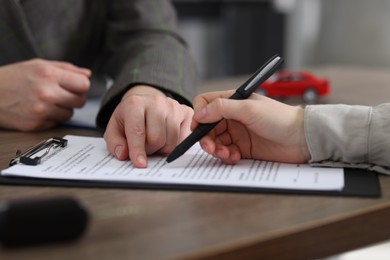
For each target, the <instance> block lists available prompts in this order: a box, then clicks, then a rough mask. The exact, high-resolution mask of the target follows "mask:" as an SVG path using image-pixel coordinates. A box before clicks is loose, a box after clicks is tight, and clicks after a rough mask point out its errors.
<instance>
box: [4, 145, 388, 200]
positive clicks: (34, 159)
mask: <svg viewBox="0 0 390 260" xmlns="http://www.w3.org/2000/svg"><path fill="white" fill-rule="evenodd" d="M66 145H67V140H66V139H63V138H56V137H54V138H51V139H49V140H45V141H43V142H41V143H39V144H38V145H36V146H34V147H32V148H30V149H28V150H27V151H26V152H24V153H21V152H19V153H17V156H16V157H15V158H13V159H12V160H11V162H10V164H17V163H25V164H30V165H36V164H39V163H40V162H41V159H42V158H43V157H44V156H47V154H48V150H50V149H56V148H61V147H65V146H66ZM42 151H43V153H42ZM38 152H41V155H40V156H34V154H36V153H38ZM26 158H27V160H26ZM29 167H35V166H29ZM0 184H2V185H24V186H56V187H80V188H118V189H159V190H186V191H188V190H191V191H212V192H213V191H216V192H247V193H273V194H298V195H299V194H302V195H327V196H347V197H373V198H375V197H380V196H381V189H380V184H379V178H378V174H377V173H376V172H373V171H368V170H363V169H351V168H345V169H344V187H343V189H341V190H315V189H313V190H297V189H286V188H283V189H280V188H276V189H275V188H265V187H240V186H220V185H212V184H211V185H193V184H175V183H151V182H118V181H106V180H105V181H96V180H69V179H49V178H35V177H16V176H3V175H0Z"/></svg>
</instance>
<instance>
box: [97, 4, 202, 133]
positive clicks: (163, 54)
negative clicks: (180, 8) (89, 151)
mask: <svg viewBox="0 0 390 260" xmlns="http://www.w3.org/2000/svg"><path fill="white" fill-rule="evenodd" d="M109 3H110V4H109V5H108V14H107V17H108V18H107V23H106V29H105V30H106V36H105V43H104V45H105V50H106V53H105V55H103V56H104V57H105V59H104V62H102V64H104V65H103V67H102V68H101V70H102V72H106V73H107V74H108V75H109V76H110V77H111V78H113V80H114V84H113V86H112V87H111V88H110V89H109V90H108V91H107V92H106V94H105V96H104V99H103V102H102V107H101V109H100V111H99V114H98V116H97V120H96V122H97V126H98V127H99V128H102V129H104V128H105V127H106V126H107V123H108V121H109V119H110V117H111V114H112V113H113V111H114V109H115V108H116V106H117V105H118V103H119V102H120V100H121V98H122V96H123V94H124V93H125V92H126V91H127V90H128V89H129V88H131V87H132V86H134V85H137V84H143V85H149V86H153V87H155V88H158V89H160V90H162V91H164V92H165V93H167V95H169V96H170V97H172V98H174V99H176V100H177V101H178V102H179V103H182V104H186V105H189V106H191V102H190V101H191V100H192V98H193V97H194V95H195V94H196V93H197V90H196V66H195V63H194V61H193V59H192V57H191V55H190V54H189V50H188V48H187V45H186V43H185V42H184V40H183V39H182V38H181V37H180V36H179V34H178V33H177V28H176V25H177V24H176V13H175V10H174V8H173V6H172V4H171V3H170V1H168V0H132V1H129V0H116V1H109Z"/></svg>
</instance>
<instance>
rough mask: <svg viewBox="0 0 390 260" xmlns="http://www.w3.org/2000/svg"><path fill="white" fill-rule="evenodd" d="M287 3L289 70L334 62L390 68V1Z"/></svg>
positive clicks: (358, 0) (302, 0)
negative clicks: (291, 4)
mask: <svg viewBox="0 0 390 260" xmlns="http://www.w3.org/2000/svg"><path fill="white" fill-rule="evenodd" d="M280 1H282V2H283V1H285V0H280ZM288 1H293V2H294V5H293V7H291V8H290V9H289V10H288V14H289V15H288V19H287V28H288V32H287V40H288V41H287V43H286V52H287V59H286V60H287V61H288V63H287V64H288V66H289V67H290V68H297V69H299V68H301V67H306V66H310V65H317V64H335V63H337V64H353V65H362V66H381V67H385V66H390V1H388V0H369V1H368V0H288Z"/></svg>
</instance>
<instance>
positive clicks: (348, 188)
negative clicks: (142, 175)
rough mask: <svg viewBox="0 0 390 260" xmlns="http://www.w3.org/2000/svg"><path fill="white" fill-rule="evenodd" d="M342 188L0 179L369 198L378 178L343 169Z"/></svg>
mask: <svg viewBox="0 0 390 260" xmlns="http://www.w3.org/2000/svg"><path fill="white" fill-rule="evenodd" d="M344 173H345V174H344V178H345V187H344V189H343V190H341V191H334V190H328V191H323V190H320V191H318V190H293V189H270V188H252V187H230V186H213V185H189V184H161V183H158V184H154V183H139V182H107V181H80V180H77V181H76V180H58V179H43V178H26V177H6V176H0V184H2V185H23V186H56V187H78V188H120V189H129V188H130V189H154V190H155V189H160V190H181V191H183V190H186V191H219V192H248V193H272V194H295V195H297V194H298V195H299V194H302V195H327V196H346V197H373V198H378V197H380V196H381V188H380V184H379V178H378V174H377V173H375V172H372V171H368V170H363V169H344Z"/></svg>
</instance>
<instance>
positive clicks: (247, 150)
mask: <svg viewBox="0 0 390 260" xmlns="http://www.w3.org/2000/svg"><path fill="white" fill-rule="evenodd" d="M233 93H234V91H223V92H212V93H206V94H202V95H200V96H197V97H196V98H195V100H194V108H195V114H194V118H193V122H192V124H191V129H194V128H195V127H196V126H197V125H198V124H199V123H211V122H216V121H218V120H220V119H224V120H222V121H221V122H220V123H219V124H218V125H217V126H216V127H215V128H214V129H213V130H212V131H211V132H210V133H209V134H208V135H206V136H205V137H203V138H202V140H201V141H200V144H201V146H202V148H203V150H205V151H206V152H207V153H209V154H211V155H213V156H215V157H217V158H220V159H221V160H222V161H224V162H225V163H228V164H235V163H237V162H238V161H239V160H240V159H241V158H244V159H249V158H251V159H259V160H267V161H278V162H287V163H304V162H307V161H308V160H310V154H309V151H308V147H307V144H306V139H305V136H304V130H303V114H304V113H303V112H304V111H303V109H302V108H298V107H293V106H289V105H286V104H283V103H280V102H277V101H275V100H273V99H270V98H267V97H264V96H261V95H257V94H252V95H251V96H250V98H249V99H246V100H232V99H228V97H230V96H231V95H232V94H233Z"/></svg>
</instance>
